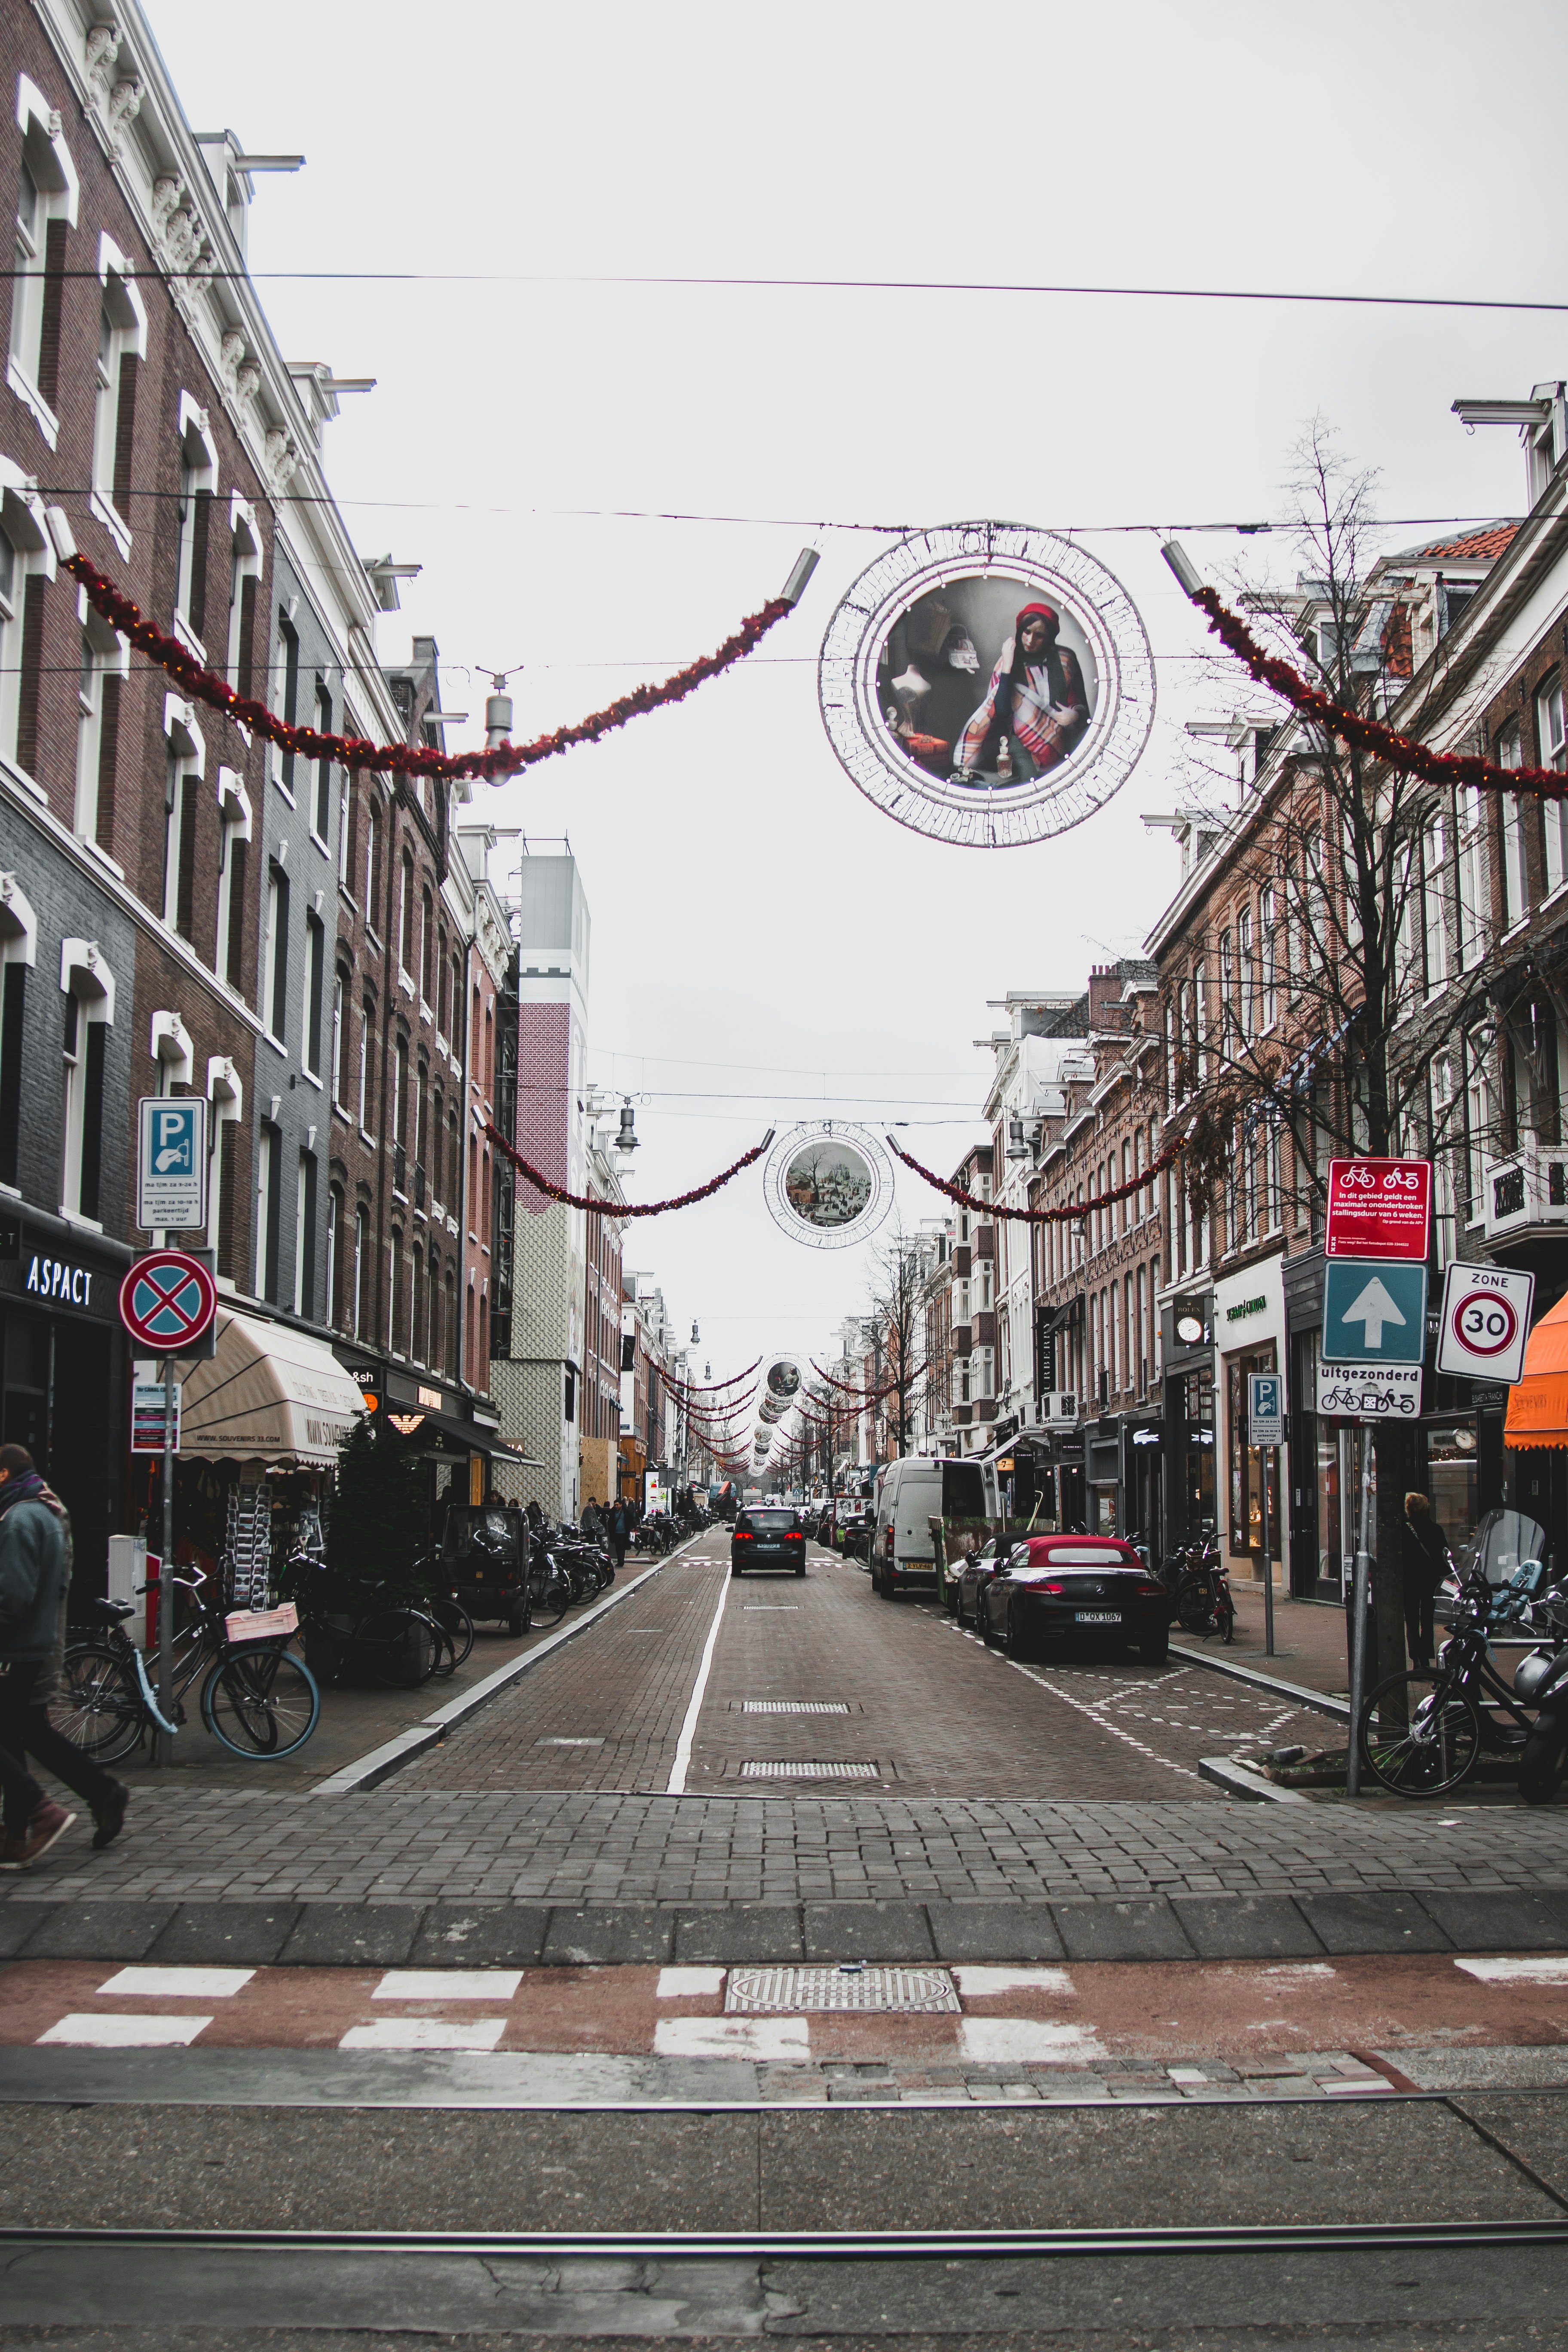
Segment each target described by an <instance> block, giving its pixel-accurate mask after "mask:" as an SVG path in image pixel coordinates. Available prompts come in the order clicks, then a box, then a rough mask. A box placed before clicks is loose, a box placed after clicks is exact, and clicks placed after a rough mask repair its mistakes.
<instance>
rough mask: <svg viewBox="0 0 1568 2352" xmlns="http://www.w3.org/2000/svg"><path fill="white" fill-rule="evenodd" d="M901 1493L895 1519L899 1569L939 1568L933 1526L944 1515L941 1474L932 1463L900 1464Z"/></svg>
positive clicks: (896, 1555)
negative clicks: (932, 1538)
mask: <svg viewBox="0 0 1568 2352" xmlns="http://www.w3.org/2000/svg"><path fill="white" fill-rule="evenodd" d="M899 1473H900V1475H899V1493H898V1502H897V1504H896V1506H895V1517H894V1538H893V1540H894V1556H895V1558H896V1559H897V1561H898V1565H899V1566H900V1568H903V1567H905V1566H906V1565H908V1566H910V1567H915V1568H929V1569H931V1570H933V1571H934V1570H935V1568H936V1553H935V1551H934V1549H932V1545H931V1521H932V1519H933V1518H937V1517H940V1516H941V1512H942V1472H941V1469H940V1468H939V1467H938V1465H937V1464H936V1463H934V1462H931V1461H923V1462H922V1461H918V1460H917V1461H912V1462H910V1461H905V1462H901V1463H900V1465H899Z"/></svg>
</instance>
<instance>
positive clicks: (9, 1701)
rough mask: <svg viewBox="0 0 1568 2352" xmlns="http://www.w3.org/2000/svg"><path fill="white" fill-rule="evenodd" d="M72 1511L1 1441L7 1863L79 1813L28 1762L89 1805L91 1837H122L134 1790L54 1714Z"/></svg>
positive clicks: (60, 1831)
mask: <svg viewBox="0 0 1568 2352" xmlns="http://www.w3.org/2000/svg"><path fill="white" fill-rule="evenodd" d="M70 1576H71V1534H70V1517H69V1515H68V1512H67V1510H66V1507H65V1505H64V1504H63V1503H62V1502H61V1501H60V1498H59V1496H58V1495H57V1494H56V1493H55V1492H54V1490H53V1488H52V1487H50V1486H47V1485H46V1483H45V1481H44V1480H43V1479H42V1478H41V1477H40V1476H39V1475H38V1473H37V1470H36V1469H35V1468H34V1466H33V1457H32V1455H31V1454H29V1453H28V1452H27V1450H26V1447H25V1446H22V1445H0V1780H3V1781H4V1798H3V1804H4V1811H3V1815H0V1819H3V1822H4V1829H5V1837H4V1842H3V1843H0V1869H5V1870H26V1869H28V1868H30V1866H31V1865H32V1864H34V1863H35V1862H37V1860H38V1859H39V1858H40V1856H41V1855H43V1854H46V1853H47V1852H48V1850H49V1848H50V1846H52V1845H53V1844H54V1843H56V1841H57V1839H59V1838H62V1837H63V1836H64V1835H65V1833H66V1832H67V1830H68V1829H69V1827H70V1825H71V1823H72V1822H74V1821H75V1819H76V1815H75V1814H74V1813H70V1812H68V1811H66V1809H65V1807H64V1806H63V1805H60V1804H57V1803H56V1802H55V1801H54V1799H53V1798H52V1797H47V1796H46V1795H45V1793H44V1791H43V1790H42V1789H41V1788H40V1787H39V1785H38V1783H37V1780H34V1778H33V1776H32V1774H31V1773H30V1772H29V1771H28V1769H27V1759H28V1758H29V1757H31V1758H32V1759H33V1760H34V1762H35V1763H38V1764H41V1765H43V1766H44V1768H45V1769H46V1770H47V1771H49V1772H52V1773H53V1774H54V1775H55V1778H56V1779H57V1780H63V1781H64V1782H65V1784H66V1787H67V1788H68V1789H71V1790H75V1792H76V1794H77V1795H78V1796H79V1797H80V1798H81V1799H82V1800H83V1801H84V1802H85V1803H86V1804H87V1805H89V1807H90V1808H91V1811H92V1818H93V1824H94V1828H93V1840H92V1842H93V1844H94V1845H95V1846H99V1847H102V1846H106V1845H108V1844H110V1843H111V1842H112V1841H113V1840H114V1839H115V1838H117V1837H118V1836H119V1834H120V1832H121V1827H122V1826H123V1823H124V1821H125V1809H126V1806H127V1805H128V1804H129V1803H130V1801H131V1791H130V1790H129V1789H127V1788H126V1787H125V1786H124V1784H123V1782H122V1781H120V1780H113V1779H111V1778H110V1774H109V1773H107V1772H106V1771H104V1769H102V1767H101V1765H98V1764H94V1763H93V1762H92V1761H91V1759H90V1758H88V1757H85V1756H83V1755H82V1754H81V1753H80V1751H79V1749H78V1748H74V1747H73V1746H72V1745H71V1742H70V1741H69V1740H68V1739H67V1738H65V1737H64V1735H63V1734H62V1733H60V1732H58V1731H57V1730H56V1729H55V1727H54V1725H53V1724H52V1723H51V1722H50V1721H49V1717H48V1705H49V1701H50V1700H51V1699H52V1698H55V1697H57V1696H58V1693H59V1690H60V1686H61V1682H62V1678H63V1675H64V1667H65V1648H66V1601H67V1596H68V1593H69V1591H70Z"/></svg>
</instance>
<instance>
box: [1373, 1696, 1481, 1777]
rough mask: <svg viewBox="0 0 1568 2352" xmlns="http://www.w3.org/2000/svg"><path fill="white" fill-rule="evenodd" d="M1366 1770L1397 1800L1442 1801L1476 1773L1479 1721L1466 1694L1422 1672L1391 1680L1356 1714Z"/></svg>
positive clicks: (1471, 1701)
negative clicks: (1359, 1715)
mask: <svg viewBox="0 0 1568 2352" xmlns="http://www.w3.org/2000/svg"><path fill="white" fill-rule="evenodd" d="M1360 1738H1361V1752H1362V1760H1363V1763H1364V1764H1365V1766H1366V1768H1367V1770H1368V1771H1369V1772H1370V1773H1371V1774H1372V1776H1373V1780H1376V1781H1377V1782H1378V1783H1379V1784H1380V1785H1381V1786H1382V1787H1383V1788H1384V1789H1388V1790H1392V1791H1393V1793H1394V1796H1396V1797H1441V1796H1445V1795H1447V1791H1448V1790H1450V1789H1457V1788H1458V1786H1459V1783H1460V1782H1461V1781H1462V1780H1468V1778H1469V1776H1470V1774H1471V1773H1472V1772H1473V1771H1474V1770H1475V1769H1476V1764H1477V1760H1478V1759H1479V1756H1480V1752H1481V1722H1480V1717H1479V1715H1478V1713H1477V1712H1476V1703H1475V1701H1474V1699H1473V1698H1472V1697H1471V1696H1470V1695H1469V1693H1468V1691H1467V1690H1466V1689H1464V1688H1463V1687H1462V1685H1459V1684H1458V1683H1456V1682H1454V1681H1452V1680H1451V1679H1450V1677H1449V1676H1448V1675H1443V1674H1437V1673H1434V1672H1433V1671H1432V1670H1431V1669H1430V1668H1423V1669H1421V1670H1420V1671H1418V1672H1417V1673H1415V1674H1408V1675H1388V1676H1387V1678H1386V1679H1385V1680H1384V1681H1383V1682H1380V1683H1379V1684H1378V1685H1377V1686H1376V1688H1375V1689H1374V1690H1373V1692H1371V1694H1370V1695H1369V1696H1368V1697H1367V1699H1366V1702H1365V1704H1364V1705H1363V1707H1362V1711H1361V1727H1360Z"/></svg>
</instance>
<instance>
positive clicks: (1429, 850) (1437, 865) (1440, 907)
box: [1421, 815, 1448, 996]
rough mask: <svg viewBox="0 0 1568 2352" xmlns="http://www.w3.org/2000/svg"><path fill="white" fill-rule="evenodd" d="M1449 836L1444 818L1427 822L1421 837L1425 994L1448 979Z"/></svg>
mask: <svg viewBox="0 0 1568 2352" xmlns="http://www.w3.org/2000/svg"><path fill="white" fill-rule="evenodd" d="M1445 841H1446V835H1445V832H1444V824H1443V819H1442V817H1441V816H1440V815H1439V816H1434V817H1429V818H1428V819H1427V823H1426V831H1425V832H1424V833H1423V835H1422V836H1421V887H1422V909H1421V930H1422V936H1423V939H1424V940H1425V942H1426V992H1427V994H1428V995H1429V996H1431V995H1435V994H1436V992H1437V990H1438V989H1440V988H1442V987H1444V986H1445V985H1446V984H1447V978H1448V913H1447V905H1446V904H1445V899H1444V891H1445V886H1446V884H1447V850H1446V846H1445Z"/></svg>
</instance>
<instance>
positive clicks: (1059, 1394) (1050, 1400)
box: [1040, 1389, 1078, 1429]
mask: <svg viewBox="0 0 1568 2352" xmlns="http://www.w3.org/2000/svg"><path fill="white" fill-rule="evenodd" d="M1040 1419H1041V1420H1042V1422H1044V1423H1045V1425H1046V1427H1047V1429H1076V1428H1077V1426H1078V1394H1077V1391H1076V1390H1073V1389H1051V1390H1049V1391H1047V1396H1046V1401H1045V1402H1044V1404H1042V1406H1041V1407H1040Z"/></svg>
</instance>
